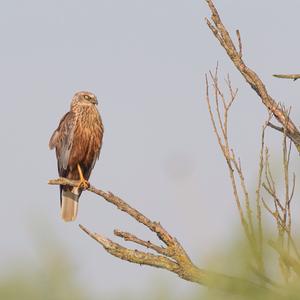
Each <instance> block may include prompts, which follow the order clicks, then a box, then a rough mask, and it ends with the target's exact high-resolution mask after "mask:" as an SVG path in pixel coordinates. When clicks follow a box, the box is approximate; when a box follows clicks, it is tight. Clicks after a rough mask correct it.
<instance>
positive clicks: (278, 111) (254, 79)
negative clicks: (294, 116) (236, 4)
mask: <svg viewBox="0 0 300 300" xmlns="http://www.w3.org/2000/svg"><path fill="white" fill-rule="evenodd" d="M205 1H206V2H207V4H208V6H209V8H210V11H211V14H212V15H211V21H210V20H208V19H206V23H207V25H208V27H209V28H210V30H211V31H212V33H213V34H214V36H215V37H216V38H217V39H218V41H219V42H220V44H221V46H222V47H223V48H224V49H225V50H226V52H227V54H228V56H229V58H230V59H231V60H232V62H233V63H234V65H235V67H236V68H237V69H238V70H239V71H240V73H241V74H242V75H243V77H244V78H245V79H246V81H247V82H248V83H249V84H250V86H251V87H252V89H253V90H254V91H255V92H256V93H257V94H258V96H259V97H260V98H261V100H262V103H263V104H264V105H265V106H266V108H267V109H268V110H269V111H271V112H272V113H273V115H274V116H275V117H276V119H277V120H278V121H279V122H280V123H281V124H282V125H283V126H284V127H286V128H287V136H288V137H289V138H290V139H291V140H292V141H293V143H294V144H295V146H296V148H297V150H298V152H300V132H299V130H298V128H297V127H296V125H295V124H294V123H293V122H292V120H291V119H290V117H289V116H288V115H287V114H286V113H285V111H284V110H283V109H282V108H281V107H280V106H279V105H278V104H277V103H276V101H275V100H274V99H273V98H272V97H271V96H270V95H269V94H268V92H267V89H266V87H265V85H264V83H263V82H262V81H261V79H260V78H259V77H258V75H257V74H256V73H255V72H254V71H253V70H251V69H250V68H249V67H248V66H247V65H246V64H245V63H244V61H243V59H242V57H241V55H240V51H237V49H236V47H235V45H234V43H233V41H232V39H231V37H230V34H229V33H228V31H227V29H226V27H225V26H224V24H223V23H222V21H221V18H220V16H219V14H218V11H217V9H216V8H215V6H214V4H213V1H212V0H205Z"/></svg>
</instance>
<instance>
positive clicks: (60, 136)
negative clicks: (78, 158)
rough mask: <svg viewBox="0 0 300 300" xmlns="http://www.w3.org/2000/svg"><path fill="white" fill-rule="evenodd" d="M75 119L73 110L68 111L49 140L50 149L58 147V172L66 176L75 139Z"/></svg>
mask: <svg viewBox="0 0 300 300" xmlns="http://www.w3.org/2000/svg"><path fill="white" fill-rule="evenodd" d="M75 121H76V120H75V114H74V113H73V112H72V111H70V112H68V113H66V114H65V115H64V116H63V118H62V119H61V121H60V123H59V125H58V128H57V129H56V130H55V131H54V133H53V135H52V137H51V139H50V142H49V147H50V149H53V148H54V147H55V148H56V157H57V165H58V173H59V175H60V176H65V171H66V170H67V167H68V162H69V157H70V152H71V149H72V144H73V140H74V130H75Z"/></svg>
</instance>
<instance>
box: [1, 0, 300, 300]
mask: <svg viewBox="0 0 300 300" xmlns="http://www.w3.org/2000/svg"><path fill="white" fill-rule="evenodd" d="M215 4H216V6H217V8H218V10H219V12H220V14H221V17H222V19H223V21H224V23H225V24H226V25H227V26H228V29H229V30H230V31H231V32H232V33H234V32H235V30H236V29H240V32H241V36H242V41H243V48H244V58H245V61H246V63H248V64H249V66H250V67H253V68H254V69H255V70H256V72H257V73H258V74H259V75H260V76H261V77H262V79H263V80H264V81H265V83H266V85H267V88H268V89H269V91H270V93H271V94H272V95H273V97H274V98H275V99H277V100H280V101H283V102H284V103H285V104H286V105H287V106H289V105H293V113H292V115H293V116H294V119H295V121H296V122H297V123H299V119H300V118H299V117H298V118H297V116H299V114H300V105H299V90H300V83H298V82H295V83H294V82H291V81H284V80H278V79H275V78H273V77H272V76H271V74H273V73H275V72H286V73H292V72H298V73H299V71H300V70H299V69H300V66H299V64H298V60H299V53H300V43H299V39H298V35H299V30H298V27H299V26H298V25H299V24H298V23H299V22H298V19H299V10H300V3H299V1H295V0H294V1H292V0H287V1H271V0H265V1H260V0H252V1H233V0H226V1H220V0H219V1H215ZM206 16H207V17H208V16H209V10H208V8H207V7H206V3H205V1H201V0H188V1H179V0H164V1H161V0H160V1H158V0H152V1H145V0H144V1H141V0H127V1H123V0H105V1H103V0H97V1H96V0H94V1H91V0H88V1H82V0H81V1H78V0H60V1H58V0H56V1H38V0H28V1H26V2H22V1H16V0H15V1H14V0H12V1H2V2H1V3H0V36H1V49H0V53H1V55H0V66H1V68H0V82H1V100H0V101H1V103H2V105H1V110H0V128H1V129H0V140H1V143H2V145H1V146H2V147H1V173H0V174H1V175H0V176H1V180H0V182H1V186H2V195H1V200H0V201H1V202H2V205H1V207H2V209H1V210H0V233H1V255H0V265H1V266H4V268H3V267H1V271H0V274H1V272H3V274H2V275H3V276H4V274H5V272H6V271H7V270H8V269H11V266H12V265H14V264H15V263H16V261H22V260H26V261H28V262H33V264H37V265H38V264H39V259H40V258H39V257H40V256H39V254H38V251H37V246H36V244H35V242H34V240H35V239H36V231H35V230H36V229H35V228H34V227H36V226H38V225H37V224H43V223H46V225H41V226H45V230H44V231H43V234H44V236H45V237H47V235H48V231H49V236H54V237H55V238H56V239H57V240H58V241H59V242H60V243H61V244H62V247H63V249H64V251H65V254H66V255H67V254H68V255H69V256H70V259H71V261H72V262H73V264H74V266H75V269H74V272H75V273H76V277H78V278H79V280H81V281H82V284H83V285H84V286H87V287H89V289H91V291H92V292H93V293H94V292H95V293H98V292H100V293H107V294H112V295H113V294H117V292H118V291H119V290H123V289H126V290H127V291H129V292H130V293H133V294H135V293H139V292H143V291H145V290H147V288H149V285H150V284H153V282H155V280H158V279H160V280H162V282H165V283H168V284H170V285H172V286H173V288H174V287H175V286H176V293H177V294H179V295H180V293H185V292H187V291H188V292H191V291H193V290H194V289H195V285H193V284H190V283H187V282H185V281H183V280H180V279H179V278H177V277H176V276H175V275H173V274H171V273H167V272H165V271H161V270H157V269H151V268H148V267H140V266H136V265H132V264H129V263H127V262H122V261H119V260H117V259H116V258H114V257H111V256H109V255H108V254H107V253H106V252H105V251H104V250H103V249H102V248H101V247H100V246H99V245H98V244H96V242H94V241H93V240H91V239H90V238H88V237H87V236H85V235H84V234H83V233H82V232H81V231H80V230H79V228H78V223H82V224H84V225H86V226H87V227H88V228H90V229H91V230H94V231H97V232H99V233H102V234H104V235H107V236H109V237H112V231H113V229H114V228H120V229H124V230H126V231H131V232H132V233H135V234H138V235H140V236H143V235H146V236H147V237H148V238H151V235H150V234H148V233H145V232H144V229H143V228H142V227H141V226H140V225H138V224H137V223H135V222H133V221H132V220H130V219H129V217H127V216H125V215H124V214H122V213H121V212H119V211H117V210H116V209H115V208H114V207H112V206H111V205H109V204H107V203H106V202H104V201H102V200H101V199H97V198H96V197H95V196H94V195H92V194H88V193H84V194H83V195H82V197H81V201H80V208H79V216H78V221H77V222H75V223H72V224H66V223H64V222H63V221H62V220H61V219H60V217H59V193H58V189H57V188H56V187H51V186H48V185H47V180H48V179H50V178H55V177H56V176H57V170H56V160H55V154H54V152H51V151H49V150H48V140H49V137H50V135H51V134H52V132H53V130H54V129H55V128H56V126H57V124H58V121H59V119H60V118H61V116H62V115H63V114H64V113H65V112H66V111H67V110H68V109H69V104H70V100H71V98H72V96H73V94H74V93H75V92H76V91H78V90H83V89H84V90H90V91H92V92H94V93H95V94H96V95H97V96H98V99H99V109H100V111H101V115H102V118H103V122H104V126H105V136H104V143H103V148H102V153H101V155H100V160H99V161H98V162H97V164H96V166H95V169H94V172H93V175H92V177H91V183H92V184H93V185H95V186H97V187H99V188H102V189H104V190H110V191H112V192H114V193H115V194H117V195H119V196H121V197H123V199H124V200H125V201H127V202H128V203H130V204H131V205H133V206H135V207H136V208H138V209H140V210H141V211H142V212H143V213H144V214H146V215H147V216H149V217H150V218H153V219H155V220H159V221H161V222H162V224H163V225H165V227H166V228H167V229H168V230H169V231H170V233H172V234H174V235H175V236H176V237H177V238H178V239H179V240H180V241H181V242H182V244H183V245H184V246H185V247H186V249H187V251H188V252H189V253H190V255H191V257H192V259H193V260H195V261H198V262H199V263H203V264H204V263H205V261H206V259H207V258H208V257H210V255H211V253H213V252H214V250H215V249H217V248H218V247H219V246H220V245H222V244H223V242H224V240H226V239H227V238H229V237H230V236H231V235H232V234H233V233H234V232H235V229H236V228H237V227H238V224H239V220H238V216H237V213H236V209H235V206H234V202H233V199H232V196H231V188H230V185H229V180H228V177H227V170H226V167H225V163H224V162H223V160H222V157H221V154H220V152H219V150H218V149H217V146H216V141H215V137H214V136H213V133H212V128H211V124H210V123H209V118H208V113H207V107H206V103H205V99H204V93H205V86H204V74H205V73H206V72H207V71H208V70H209V69H213V68H214V67H215V65H216V62H217V61H218V62H219V67H220V71H221V75H220V78H223V77H225V76H226V74H227V73H230V75H231V78H232V82H233V85H234V86H236V87H238V88H239V91H240V92H239V98H238V102H237V103H236V104H235V106H234V108H233V111H232V114H233V115H232V119H231V122H230V131H231V141H232V143H233V145H235V146H236V149H237V152H238V154H239V156H240V157H241V158H242V161H243V162H244V163H243V164H244V165H245V166H247V172H246V175H247V178H248V179H249V182H250V183H251V184H253V183H255V176H256V173H255V172H256V165H257V155H258V152H259V137H260V128H261V125H262V123H263V121H264V120H265V117H266V112H265V110H264V108H263V106H262V105H261V104H260V101H259V99H258V97H257V96H256V94H255V93H254V92H253V91H252V90H250V88H249V87H248V86H247V84H246V83H245V81H244V79H242V78H241V76H240V75H239V74H238V73H237V71H236V70H235V69H234V68H233V66H232V64H231V62H230V61H229V59H228V58H227V56H226V55H225V53H224V50H223V49H221V48H220V46H219V44H218V42H217V41H216V39H215V38H214V37H213V36H212V34H211V33H210V31H209V30H208V28H207V27H206V23H205V21H204V18H205V17H206ZM268 142H269V143H270V145H271V147H273V148H272V149H273V152H274V155H275V157H278V156H279V155H280V149H279V148H278V151H277V150H276V149H277V147H279V145H280V135H278V134H277V133H274V134H273V135H272V136H270V137H269V138H268ZM297 164H299V163H298V162H297ZM297 166H298V167H299V165H297ZM115 240H117V238H115ZM129 246H131V245H129ZM112 280H114V283H112ZM136 282H138V288H137V284H136ZM115 284H117V287H116V285H115Z"/></svg>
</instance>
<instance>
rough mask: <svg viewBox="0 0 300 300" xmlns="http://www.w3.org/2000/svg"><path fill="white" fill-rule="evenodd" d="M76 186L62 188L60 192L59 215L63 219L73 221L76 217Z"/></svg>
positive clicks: (77, 192) (77, 196)
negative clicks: (67, 188) (66, 188)
mask: <svg viewBox="0 0 300 300" xmlns="http://www.w3.org/2000/svg"><path fill="white" fill-rule="evenodd" d="M78 199H79V191H78V188H72V190H71V191H69V190H62V194H61V217H62V218H63V220H64V221H66V222H70V221H74V220H75V219H76V217H77V211H78Z"/></svg>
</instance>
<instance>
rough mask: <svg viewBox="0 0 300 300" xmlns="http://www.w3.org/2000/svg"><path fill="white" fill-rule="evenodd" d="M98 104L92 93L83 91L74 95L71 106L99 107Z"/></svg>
mask: <svg viewBox="0 0 300 300" xmlns="http://www.w3.org/2000/svg"><path fill="white" fill-rule="evenodd" d="M97 104H98V100H97V97H96V95H94V94H93V93H91V92H86V91H82V92H77V93H76V94H75V95H74V97H73V99H72V103H71V106H73V105H97Z"/></svg>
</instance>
